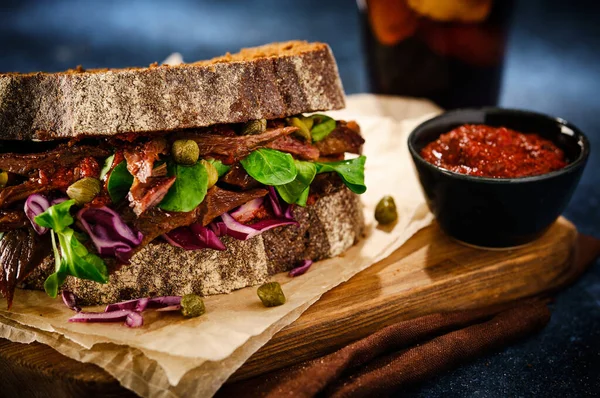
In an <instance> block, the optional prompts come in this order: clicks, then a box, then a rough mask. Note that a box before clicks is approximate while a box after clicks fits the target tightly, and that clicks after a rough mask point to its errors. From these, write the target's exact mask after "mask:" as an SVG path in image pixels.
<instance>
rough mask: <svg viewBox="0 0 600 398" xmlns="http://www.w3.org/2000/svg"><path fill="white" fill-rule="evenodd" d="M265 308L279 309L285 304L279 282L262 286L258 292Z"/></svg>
mask: <svg viewBox="0 0 600 398" xmlns="http://www.w3.org/2000/svg"><path fill="white" fill-rule="evenodd" d="M256 293H257V294H258V298H260V301H262V303H263V305H264V306H265V307H277V306H278V305H282V304H285V295H284V294H283V290H281V285H280V284H279V282H269V283H265V284H264V285H262V286H260V287H259V288H258V290H257V292H256Z"/></svg>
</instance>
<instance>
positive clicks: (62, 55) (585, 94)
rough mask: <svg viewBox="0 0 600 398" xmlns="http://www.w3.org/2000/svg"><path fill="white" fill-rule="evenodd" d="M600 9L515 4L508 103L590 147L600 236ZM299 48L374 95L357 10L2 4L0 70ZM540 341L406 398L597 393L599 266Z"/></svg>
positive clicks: (580, 205)
mask: <svg viewBox="0 0 600 398" xmlns="http://www.w3.org/2000/svg"><path fill="white" fill-rule="evenodd" d="M598 15H600V2H596V1H592V0H590V1H582V0H579V1H566V2H565V1H564V0H549V1H548V0H546V1H542V0H521V1H517V3H516V8H515V14H514V19H513V24H512V30H511V36H510V40H509V46H508V55H507V63H506V69H505V74H504V80H503V84H502V95H501V105H503V106H507V107H516V108H526V109H532V110H536V111H541V112H545V113H548V114H552V115H556V116H561V117H563V118H565V119H567V120H570V121H571V122H573V123H574V124H575V125H577V126H579V127H580V128H581V129H582V130H583V131H584V132H585V133H586V134H587V135H588V137H589V138H590V141H591V142H592V147H593V148H594V150H592V155H591V158H590V161H589V163H588V166H587V170H586V172H585V174H584V176H583V178H582V180H581V183H580V185H579V187H578V189H577V191H576V192H575V195H574V197H573V199H572V200H571V203H570V205H569V207H568V209H567V210H566V213H565V215H566V216H567V217H568V218H569V219H571V220H572V221H573V222H574V223H575V224H576V225H577V227H578V228H579V230H580V231H581V232H583V233H586V234H592V235H595V236H597V237H600V211H599V209H598V200H599V195H598V194H599V192H600V184H598V182H599V178H598V174H599V170H600V152H598V151H596V150H595V149H596V148H598V147H600V146H599V144H600V128H599V127H598V125H597V122H598V120H599V119H600V94H599V93H600V51H599V50H598V49H599V48H600V20H599V19H598ZM290 39H305V40H319V41H325V42H328V43H329V44H330V45H331V46H332V48H333V50H334V53H335V55H336V59H337V62H338V64H339V68H340V73H341V76H342V80H343V82H344V87H345V89H346V92H347V93H357V92H364V91H367V82H366V73H365V68H364V59H363V52H362V47H361V41H360V26H359V19H358V14H357V8H356V3H355V2H354V1H353V0H335V1H324V0H320V1H318V0H308V1H304V2H300V1H277V0H263V1H254V2H249V1H244V0H226V1H216V0H213V1H192V0H186V1H184V0H181V1H175V0H171V1H142V0H135V1H128V2H124V1H116V0H106V1H75V0H57V1H52V2H50V1H34V0H10V1H0V71H1V72H7V71H20V72H29V71H37V70H44V71H59V70H64V69H67V68H71V67H74V66H76V65H78V64H81V65H83V66H84V67H85V68H95V67H125V66H143V65H148V64H150V63H152V62H155V61H161V60H162V59H164V57H165V56H166V55H168V54H169V53H171V52H173V51H179V52H181V53H182V54H183V55H184V58H185V59H186V60H188V61H193V60H198V59H206V58H208V57H212V56H216V55H220V54H223V53H224V52H226V51H236V50H237V49H239V48H240V47H247V46H252V45H258V44H263V43H266V42H271V41H282V40H290ZM552 307H553V316H552V320H551V322H550V324H549V325H548V326H547V327H546V328H545V329H544V330H543V331H542V332H541V333H540V334H538V335H537V336H535V337H532V338H530V339H529V340H527V341H524V342H522V343H520V344H518V345H515V346H512V347H510V348H507V349H505V350H504V351H502V352H498V353H496V354H493V355H490V356H487V357H485V358H482V359H480V360H477V361H475V362H474V363H471V364H469V365H467V366H463V367H462V368H460V369H457V370H455V371H453V372H449V373H446V374H444V375H442V376H440V377H438V378H436V379H435V380H432V381H430V382H427V383H425V384H422V385H419V386H416V387H415V388H413V389H411V390H410V391H406V392H405V393H406V394H407V395H409V396H415V397H416V396H427V397H448V396H484V397H496V396H498V397H504V396H532V395H536V396H586V395H598V394H600V266H599V264H598V263H597V264H595V265H594V267H592V269H591V270H590V271H589V272H588V273H587V274H586V275H584V277H583V278H581V279H580V280H579V282H578V283H577V284H576V285H574V286H573V287H571V288H570V289H568V290H566V291H565V292H563V293H561V294H560V295H559V296H558V297H557V301H556V303H555V304H554V305H553V306H552Z"/></svg>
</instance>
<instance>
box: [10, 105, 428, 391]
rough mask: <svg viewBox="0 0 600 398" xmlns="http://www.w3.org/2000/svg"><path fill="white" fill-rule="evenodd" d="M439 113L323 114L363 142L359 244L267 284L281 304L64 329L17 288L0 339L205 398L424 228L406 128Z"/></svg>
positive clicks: (251, 299) (400, 108)
mask: <svg viewBox="0 0 600 398" xmlns="http://www.w3.org/2000/svg"><path fill="white" fill-rule="evenodd" d="M438 112H439V108H437V107H435V106H434V105H432V104H431V103H429V102H427V101H424V100H415V99H406V98H398V97H382V96H374V95H367V94H363V95H356V96H350V97H348V101H347V108H346V109H344V110H342V111H334V112H329V114H330V115H332V116H333V117H335V118H340V119H345V120H356V121H357V122H358V123H359V124H360V126H361V129H362V132H363V135H364V137H365V139H366V144H365V147H364V153H365V154H366V155H367V166H366V184H367V187H368V189H367V192H366V193H365V194H364V195H362V201H363V203H364V213H365V217H366V238H365V239H363V240H361V241H360V242H359V243H358V244H357V245H356V246H354V247H352V248H351V249H350V250H348V252H347V253H345V254H344V255H343V257H339V258H333V259H328V260H324V261H320V262H318V263H315V264H314V265H313V266H312V267H311V269H310V270H309V271H308V272H307V273H306V274H304V275H302V276H299V277H296V278H290V277H288V276H287V274H280V275H276V276H275V277H274V278H273V280H277V281H279V282H280V283H281V285H282V287H283V290H284V292H285V294H286V297H287V302H286V304H285V305H282V306H279V307H273V308H265V307H263V306H262V304H261V302H260V300H259V299H258V297H257V295H256V287H249V288H245V289H241V290H238V291H235V292H233V293H231V294H227V295H218V296H212V297H207V298H205V304H206V308H207V312H206V314H204V315H203V316H201V317H199V318H193V319H183V318H182V317H181V316H180V315H178V314H170V313H157V312H152V311H147V312H145V313H144V321H145V324H144V326H143V327H141V328H127V327H126V326H124V325H122V324H82V323H70V322H67V319H68V318H69V317H71V316H72V315H73V312H72V311H71V310H69V309H68V308H67V307H66V306H65V305H64V304H63V303H62V301H61V300H60V299H56V300H52V299H50V298H48V297H47V296H46V295H45V293H44V292H38V291H23V290H18V291H17V292H16V294H15V299H14V304H13V308H12V310H11V311H6V310H5V309H4V308H3V307H0V337H4V338H7V339H10V340H12V341H16V342H21V343H30V342H32V341H39V342H41V343H43V344H47V345H49V346H51V347H53V348H54V349H55V350H57V351H58V352H60V353H62V354H63V355H66V356H68V357H70V358H74V359H76V360H78V361H82V362H91V363H94V364H97V365H98V366H100V367H102V368H103V369H105V370H106V371H107V372H108V373H109V374H111V375H112V376H114V377H115V378H116V379H117V380H119V382H120V383H121V384H122V385H123V386H125V387H126V388H129V389H130V390H132V391H134V392H135V393H137V394H139V395H141V396H144V397H176V396H186V397H187V396H199V397H202V396H211V395H213V394H214V393H215V392H216V391H217V390H218V389H219V387H220V386H221V385H223V383H224V382H225V381H226V380H227V378H228V377H229V376H230V375H231V374H232V373H233V372H234V371H235V370H236V369H237V368H239V367H240V366H241V365H242V364H243V363H244V362H245V361H246V360H247V359H248V358H249V357H250V356H251V355H252V354H253V353H254V352H256V351H257V350H258V349H259V348H260V347H261V346H262V345H264V344H265V343H266V342H267V341H268V340H269V339H270V338H271V337H272V336H273V335H274V334H275V333H277V331H279V330H281V329H282V328H283V327H285V326H286V325H288V324H290V323H292V322H293V321H294V320H296V319H297V318H298V317H299V316H300V315H301V314H302V312H304V311H305V310H306V309H307V308H308V307H309V306H310V305H311V304H313V303H314V302H315V301H317V300H318V299H319V297H320V296H321V295H322V294H323V293H325V292H326V291H328V290H330V289H332V288H334V287H335V286H336V285H338V284H340V283H342V282H344V281H346V280H348V279H349V278H351V277H352V276H353V275H355V274H356V273H358V272H360V271H361V270H363V269H365V268H367V267H369V266H370V265H372V264H374V263H376V262H377V261H379V260H381V259H383V258H385V257H387V256H388V255H389V254H391V253H392V252H393V251H394V250H396V249H397V248H398V247H400V246H401V245H402V244H403V243H404V242H406V241H407V240H408V239H409V238H410V237H411V236H412V235H414V234H415V233H416V232H417V231H418V230H419V229H421V228H423V227H425V226H427V225H429V224H430V223H431V221H432V220H433V216H432V215H431V213H429V211H428V210H427V208H426V205H425V201H424V198H423V196H422V193H421V189H420V187H419V184H418V181H417V178H416V176H415V173H414V169H413V166H412V162H411V160H410V156H409V153H408V149H407V145H406V139H407V137H408V134H409V133H410V131H411V130H412V128H413V127H414V126H416V125H417V124H418V123H420V122H421V121H423V120H425V119H427V118H429V117H431V116H432V115H434V114H436V113H438ZM415 118H416V119H415ZM384 195H392V196H393V197H394V198H395V201H396V205H397V207H398V214H399V220H398V222H397V223H396V225H395V226H394V227H393V229H391V230H389V229H386V230H384V229H379V228H377V227H376V222H375V220H374V218H373V213H374V208H375V205H376V204H377V202H378V201H379V199H380V198H381V197H382V196H384ZM96 310H102V307H98V308H97V309H96Z"/></svg>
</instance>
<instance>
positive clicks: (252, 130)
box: [242, 119, 267, 135]
mask: <svg viewBox="0 0 600 398" xmlns="http://www.w3.org/2000/svg"><path fill="white" fill-rule="evenodd" d="M266 129H267V119H258V120H250V121H249V122H247V123H246V124H244V127H242V135H254V134H260V133H262V132H264V131H265V130H266Z"/></svg>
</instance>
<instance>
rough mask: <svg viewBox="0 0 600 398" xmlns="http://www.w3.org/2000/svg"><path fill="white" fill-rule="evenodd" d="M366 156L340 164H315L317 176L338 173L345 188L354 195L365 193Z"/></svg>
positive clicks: (343, 161)
mask: <svg viewBox="0 0 600 398" xmlns="http://www.w3.org/2000/svg"><path fill="white" fill-rule="evenodd" d="M366 160H367V157H366V156H364V155H363V156H359V157H357V158H354V159H349V160H342V161H340V162H330V163H319V162H316V163H315V165H316V166H317V174H321V173H329V172H332V171H335V172H336V173H338V175H339V176H340V177H342V180H343V181H344V183H345V184H346V186H347V187H348V188H349V189H350V190H351V191H352V192H354V193H357V194H362V193H365V191H366V190H367V187H366V186H365V161H366Z"/></svg>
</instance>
